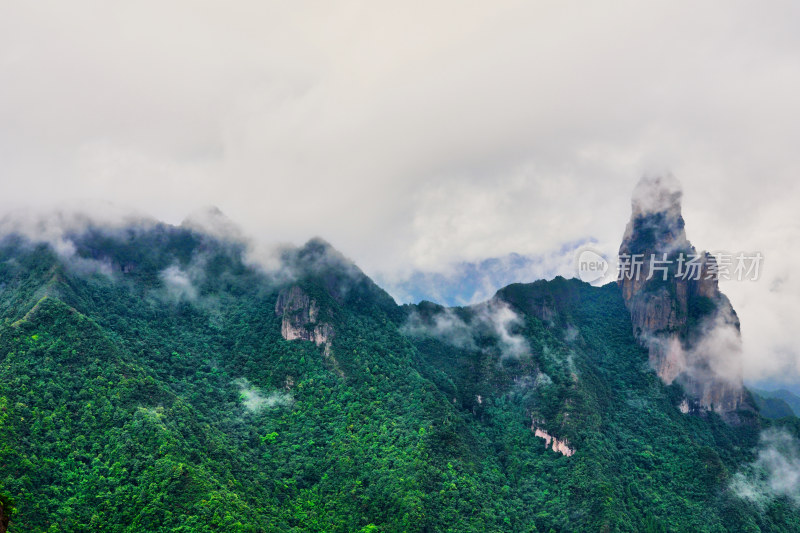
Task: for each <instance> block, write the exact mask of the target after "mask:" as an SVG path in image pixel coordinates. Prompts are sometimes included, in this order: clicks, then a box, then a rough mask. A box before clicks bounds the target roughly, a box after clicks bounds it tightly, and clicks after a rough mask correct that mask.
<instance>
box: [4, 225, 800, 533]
mask: <svg viewBox="0 0 800 533" xmlns="http://www.w3.org/2000/svg"><path fill="white" fill-rule="evenodd" d="M279 259H280V260H279V266H278V267H277V268H273V269H271V270H268V271H265V270H264V269H262V268H259V267H257V266H255V265H253V264H252V263H251V262H250V260H249V257H248V253H247V248H246V246H245V245H244V244H242V243H241V242H239V241H237V240H229V239H225V238H221V237H214V236H211V235H210V234H209V233H205V232H203V231H201V230H199V229H198V228H194V227H189V226H183V227H174V226H169V225H166V224H155V223H153V224H148V225H131V226H123V227H116V228H114V229H110V228H106V227H103V226H98V225H88V226H85V227H82V228H81V229H80V230H79V231H74V232H66V233H65V234H64V235H63V236H62V238H61V239H60V240H59V241H57V242H53V241H48V242H43V241H40V240H37V239H32V238H30V237H24V236H22V235H20V234H12V235H8V236H6V237H5V238H4V239H3V241H2V245H0V284H2V290H1V291H0V313H2V314H1V315H0V318H2V321H1V322H2V324H0V493H2V494H3V495H4V498H7V500H6V499H4V500H2V501H3V502H4V505H5V502H9V503H10V504H11V505H10V506H9V508H10V507H11V506H13V508H14V511H13V513H14V514H13V516H12V520H11V524H10V528H9V531H12V532H13V531H18V532H23V531H24V532H28V531H112V532H114V531H119V532H123V531H143V530H152V531H459V532H461V531H515V532H516V531H551V530H552V531H686V530H697V531H796V530H797V524H798V520H800V513H799V512H798V508H797V506H796V501H795V500H794V499H793V498H792V497H791V495H786V494H782V493H780V492H777V493H766V492H764V493H763V494H759V498H750V497H742V496H743V495H745V496H746V495H747V491H745V490H743V489H742V483H748V482H749V479H750V478H748V477H746V476H743V475H742V473H744V474H747V472H748V470H747V469H748V468H750V466H751V465H754V464H757V462H758V457H759V455H758V454H759V446H760V444H759V442H760V441H759V434H760V433H761V432H762V430H764V429H765V428H768V427H770V426H775V425H780V426H781V427H782V428H783V429H782V431H784V432H786V433H788V434H793V435H794V437H797V436H798V433H799V432H800V425H798V422H797V419H792V418H787V419H783V420H781V421H779V422H770V421H767V420H765V419H762V418H761V417H760V416H759V415H758V414H757V413H756V412H753V411H751V410H743V411H742V412H741V413H740V415H739V416H740V417H741V423H740V424H739V425H736V426H731V425H729V424H727V423H725V421H724V420H722V419H721V418H720V417H719V416H718V415H717V414H716V413H713V412H698V413H694V414H688V415H687V414H684V413H682V412H681V411H680V409H679V407H680V403H681V401H682V400H683V398H684V391H683V390H682V388H681V387H680V385H678V384H673V385H670V386H666V385H664V384H663V383H662V382H661V381H660V380H659V378H658V376H657V375H656V374H655V373H653V372H652V371H651V370H650V369H649V367H648V352H647V350H646V349H644V348H642V347H641V346H640V345H639V344H638V343H637V342H636V339H635V337H634V332H633V328H632V324H631V319H630V314H629V312H628V310H627V309H626V307H625V302H624V300H623V298H622V294H621V291H620V289H619V288H618V287H617V286H616V285H615V284H609V285H606V286H603V287H592V286H590V285H588V284H585V283H582V282H580V281H577V280H566V279H563V278H556V279H555V280H552V281H549V282H547V281H539V282H536V283H532V284H517V285H510V286H508V287H506V288H504V289H502V290H500V291H499V292H498V293H497V295H496V296H495V297H494V298H492V299H491V300H490V301H488V302H485V303H483V304H479V305H475V306H470V307H464V308H444V307H441V306H438V305H436V304H433V303H427V302H423V303H420V304H419V305H405V306H398V305H396V304H395V302H394V301H393V300H392V299H391V297H390V296H389V295H388V294H386V293H385V292H384V291H383V290H381V289H380V288H379V287H378V286H377V285H375V284H374V283H373V282H372V281H371V280H370V279H369V278H368V277H367V276H365V275H364V274H363V273H362V272H361V271H360V270H359V269H358V268H357V267H356V266H355V265H353V264H352V262H350V261H348V260H347V259H346V258H344V257H343V256H341V254H339V253H338V252H336V251H335V250H333V248H332V247H330V245H328V244H327V243H325V242H324V241H321V240H312V241H310V242H309V243H308V244H306V245H305V246H303V247H301V248H297V249H286V250H284V251H283V253H282V254H281V256H280V258H279ZM318 341H319V342H318ZM747 487H748V488H753V487H756V484H755V483H750V484H749V485H747ZM762 492H763V491H762Z"/></svg>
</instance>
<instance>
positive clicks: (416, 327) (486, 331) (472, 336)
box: [401, 299, 530, 359]
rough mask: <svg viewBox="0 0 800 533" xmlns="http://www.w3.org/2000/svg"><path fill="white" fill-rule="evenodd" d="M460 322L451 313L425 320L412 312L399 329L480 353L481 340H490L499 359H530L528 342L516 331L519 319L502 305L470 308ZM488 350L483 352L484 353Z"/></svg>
mask: <svg viewBox="0 0 800 533" xmlns="http://www.w3.org/2000/svg"><path fill="white" fill-rule="evenodd" d="M465 316H466V317H467V318H462V316H461V315H459V314H458V313H456V311H454V310H453V309H445V308H442V309H441V310H439V311H437V312H436V313H435V314H433V315H429V316H424V315H423V314H421V313H419V312H418V311H417V310H414V311H413V312H412V313H411V314H410V315H409V317H408V319H407V320H406V323H405V324H404V325H403V326H402V327H401V331H402V333H403V334H405V335H408V336H410V337H416V338H423V337H432V338H435V339H438V340H440V341H442V342H444V343H446V344H450V345H451V346H455V347H456V348H461V349H465V350H472V351H478V350H480V349H481V348H480V339H481V338H482V337H490V338H492V339H493V340H494V346H495V347H496V348H497V349H499V351H500V358H501V359H506V358H515V359H517V358H521V357H526V356H528V355H530V346H529V345H528V341H527V340H526V339H525V337H523V336H522V335H521V334H519V333H518V332H517V331H518V330H519V328H521V327H522V325H523V322H522V319H521V318H520V317H519V315H517V313H515V312H514V311H513V310H512V309H511V307H510V306H509V305H508V304H507V303H506V302H504V301H502V300H498V299H493V300H490V301H488V302H486V303H483V304H479V305H476V306H473V307H471V308H469V309H468V311H467V312H466V313H465ZM486 349H487V348H483V350H486Z"/></svg>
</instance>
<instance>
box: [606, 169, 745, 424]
mask: <svg viewBox="0 0 800 533" xmlns="http://www.w3.org/2000/svg"><path fill="white" fill-rule="evenodd" d="M681 197H682V192H681V187H680V183H678V181H677V180H676V179H675V178H674V177H673V176H666V177H655V178H649V177H646V178H642V180H641V181H640V182H639V184H637V186H636V188H635V189H634V193H633V200H632V202H631V219H630V222H628V225H627V227H626V229H625V235H624V237H623V239H622V244H621V245H620V248H619V260H620V266H621V269H620V275H619V279H618V284H619V287H620V289H621V290H622V295H623V298H624V300H625V304H626V306H627V307H628V310H629V311H630V313H631V321H632V322H633V328H634V333H635V335H636V337H637V338H638V340H639V342H640V343H641V344H642V345H643V346H645V347H646V348H648V350H649V359H650V365H651V366H652V367H653V369H654V370H655V371H656V373H657V374H658V376H659V377H660V378H661V379H662V381H664V382H665V383H667V384H670V383H672V382H673V381H678V382H679V383H681V384H682V385H683V387H684V389H685V391H686V393H687V395H688V396H689V399H690V400H691V401H692V402H693V405H695V406H696V407H697V408H698V409H700V410H715V411H718V412H720V413H723V414H725V413H731V412H732V411H735V410H737V409H738V408H739V407H740V406H741V404H742V402H743V398H744V396H743V387H742V362H741V339H740V336H739V321H738V319H737V317H736V313H735V312H734V310H733V307H732V306H731V304H730V302H729V301H728V299H727V298H726V297H725V296H724V295H723V294H722V293H721V292H720V291H719V285H718V280H717V275H716V274H717V268H716V267H717V265H716V260H715V259H714V257H713V256H711V255H710V254H707V253H705V252H703V253H697V251H696V250H695V248H694V247H693V246H692V245H691V243H690V242H689V240H688V239H687V238H686V232H685V229H684V221H683V217H682V216H681ZM690 261H693V262H694V266H693V267H691V270H690V267H689V266H688V265H689V264H690V263H689V262H690Z"/></svg>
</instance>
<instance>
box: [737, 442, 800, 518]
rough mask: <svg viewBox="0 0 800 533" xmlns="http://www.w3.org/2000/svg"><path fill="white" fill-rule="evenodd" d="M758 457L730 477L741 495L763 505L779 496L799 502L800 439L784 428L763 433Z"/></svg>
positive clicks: (760, 505)
mask: <svg viewBox="0 0 800 533" xmlns="http://www.w3.org/2000/svg"><path fill="white" fill-rule="evenodd" d="M758 447H759V450H758V456H757V457H756V460H755V461H754V462H752V463H750V464H748V465H745V466H744V467H743V468H742V469H741V470H740V471H739V472H738V473H737V474H736V475H735V476H734V477H733V480H732V481H731V490H733V492H734V493H735V494H736V495H737V496H739V497H740V498H743V499H746V500H750V501H752V502H753V503H755V504H756V505H758V506H759V507H764V506H765V505H767V504H769V503H770V502H771V501H773V500H775V499H776V498H783V497H785V498H788V499H789V501H791V503H792V504H793V505H795V506H800V442H799V441H798V439H797V438H795V437H793V436H792V435H791V434H790V433H789V432H788V431H787V430H785V429H776V428H770V429H767V430H765V431H763V432H762V433H761V436H760V438H759V445H758Z"/></svg>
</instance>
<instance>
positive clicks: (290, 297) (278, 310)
mask: <svg viewBox="0 0 800 533" xmlns="http://www.w3.org/2000/svg"><path fill="white" fill-rule="evenodd" d="M275 314H276V315H277V316H280V317H282V320H281V336H283V338H284V339H286V340H287V341H291V340H295V339H300V340H306V341H312V342H314V343H315V344H316V345H317V346H324V347H325V355H326V356H327V355H330V340H331V338H332V337H333V327H331V325H330V324H327V323H325V322H322V321H320V319H319V305H318V304H317V302H316V300H314V299H312V298H310V297H309V296H308V295H307V294H306V293H305V291H303V289H301V288H300V287H298V286H297V285H294V286H292V287H290V288H288V289H285V290H283V291H281V293H280V294H279V295H278V301H277V302H276V303H275Z"/></svg>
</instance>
